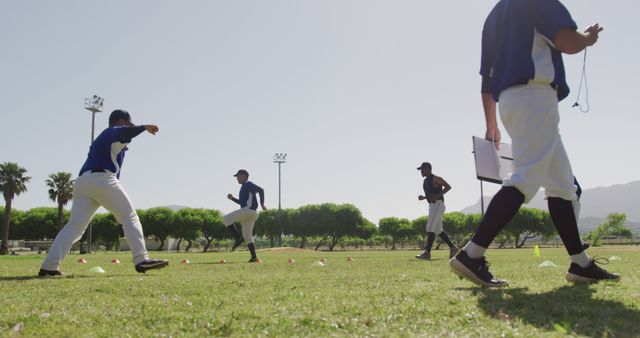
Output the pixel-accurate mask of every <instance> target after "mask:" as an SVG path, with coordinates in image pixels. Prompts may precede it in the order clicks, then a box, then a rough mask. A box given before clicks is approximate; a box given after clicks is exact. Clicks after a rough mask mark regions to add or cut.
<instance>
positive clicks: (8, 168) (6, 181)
mask: <svg viewBox="0 0 640 338" xmlns="http://www.w3.org/2000/svg"><path fill="white" fill-rule="evenodd" d="M26 173H27V169H25V168H22V167H20V166H19V165H18V164H17V163H13V162H5V163H2V164H0V191H2V195H3V196H4V201H5V206H4V223H3V224H2V246H0V255H6V254H8V253H9V246H8V244H7V243H8V242H9V221H10V220H11V202H12V201H13V198H14V197H16V196H18V195H20V194H21V193H23V192H25V191H27V186H26V183H27V182H29V180H30V179H31V177H28V176H24V174H26Z"/></svg>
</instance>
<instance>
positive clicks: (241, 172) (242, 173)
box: [233, 169, 249, 177]
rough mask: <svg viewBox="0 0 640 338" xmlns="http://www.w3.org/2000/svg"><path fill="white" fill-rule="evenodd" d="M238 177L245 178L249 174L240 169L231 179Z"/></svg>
mask: <svg viewBox="0 0 640 338" xmlns="http://www.w3.org/2000/svg"><path fill="white" fill-rule="evenodd" d="M238 175H245V176H247V177H249V172H248V171H246V170H244V169H240V170H238V172H237V173H236V174H235V175H233V177H238Z"/></svg>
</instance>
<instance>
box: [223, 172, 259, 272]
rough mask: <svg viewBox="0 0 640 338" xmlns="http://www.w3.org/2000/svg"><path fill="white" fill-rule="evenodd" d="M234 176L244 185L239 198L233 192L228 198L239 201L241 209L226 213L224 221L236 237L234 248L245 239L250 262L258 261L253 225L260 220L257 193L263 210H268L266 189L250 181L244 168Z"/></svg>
mask: <svg viewBox="0 0 640 338" xmlns="http://www.w3.org/2000/svg"><path fill="white" fill-rule="evenodd" d="M233 176H234V177H235V178H236V179H237V180H238V184H241V185H242V186H241V187H240V193H239V196H238V198H235V197H234V196H233V195H232V194H228V195H227V198H228V199H230V200H232V201H234V202H236V203H238V204H239V205H240V209H238V210H236V211H233V212H231V213H228V214H226V215H225V216H224V220H223V222H224V225H225V226H226V227H227V229H229V231H230V232H231V233H232V234H233V237H234V239H235V242H234V244H233V248H232V250H235V249H236V248H237V247H238V246H240V244H242V242H243V240H244V241H246V242H247V247H248V248H249V252H250V253H251V259H250V260H249V262H257V261H258V256H257V255H256V246H255V243H254V242H253V226H254V224H255V223H256V220H258V199H257V197H256V195H260V206H261V207H262V210H267V207H265V206H264V189H262V188H260V187H259V186H257V185H256V184H255V183H253V182H251V181H249V172H247V171H246V170H244V169H240V170H238V172H237V173H236V174H235V175H233ZM236 222H237V223H240V225H241V226H242V236H241V235H240V233H239V232H238V228H237V227H236V225H235V223H236Z"/></svg>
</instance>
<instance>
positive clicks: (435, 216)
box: [426, 200, 445, 235]
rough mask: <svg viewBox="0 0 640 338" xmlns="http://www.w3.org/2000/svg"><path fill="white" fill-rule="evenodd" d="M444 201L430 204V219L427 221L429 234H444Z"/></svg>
mask: <svg viewBox="0 0 640 338" xmlns="http://www.w3.org/2000/svg"><path fill="white" fill-rule="evenodd" d="M444 210H445V207H444V201H442V200H437V201H435V202H433V203H429V218H428V219H427V226H426V229H427V232H434V233H435V234H436V235H439V234H440V233H441V232H442V217H443V216H444Z"/></svg>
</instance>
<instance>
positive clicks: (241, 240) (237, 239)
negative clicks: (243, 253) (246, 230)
mask: <svg viewBox="0 0 640 338" xmlns="http://www.w3.org/2000/svg"><path fill="white" fill-rule="evenodd" d="M242 242H244V238H242V237H240V238H236V241H235V242H233V246H232V247H231V251H235V250H236V249H237V248H238V247H239V246H240V244H242Z"/></svg>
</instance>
